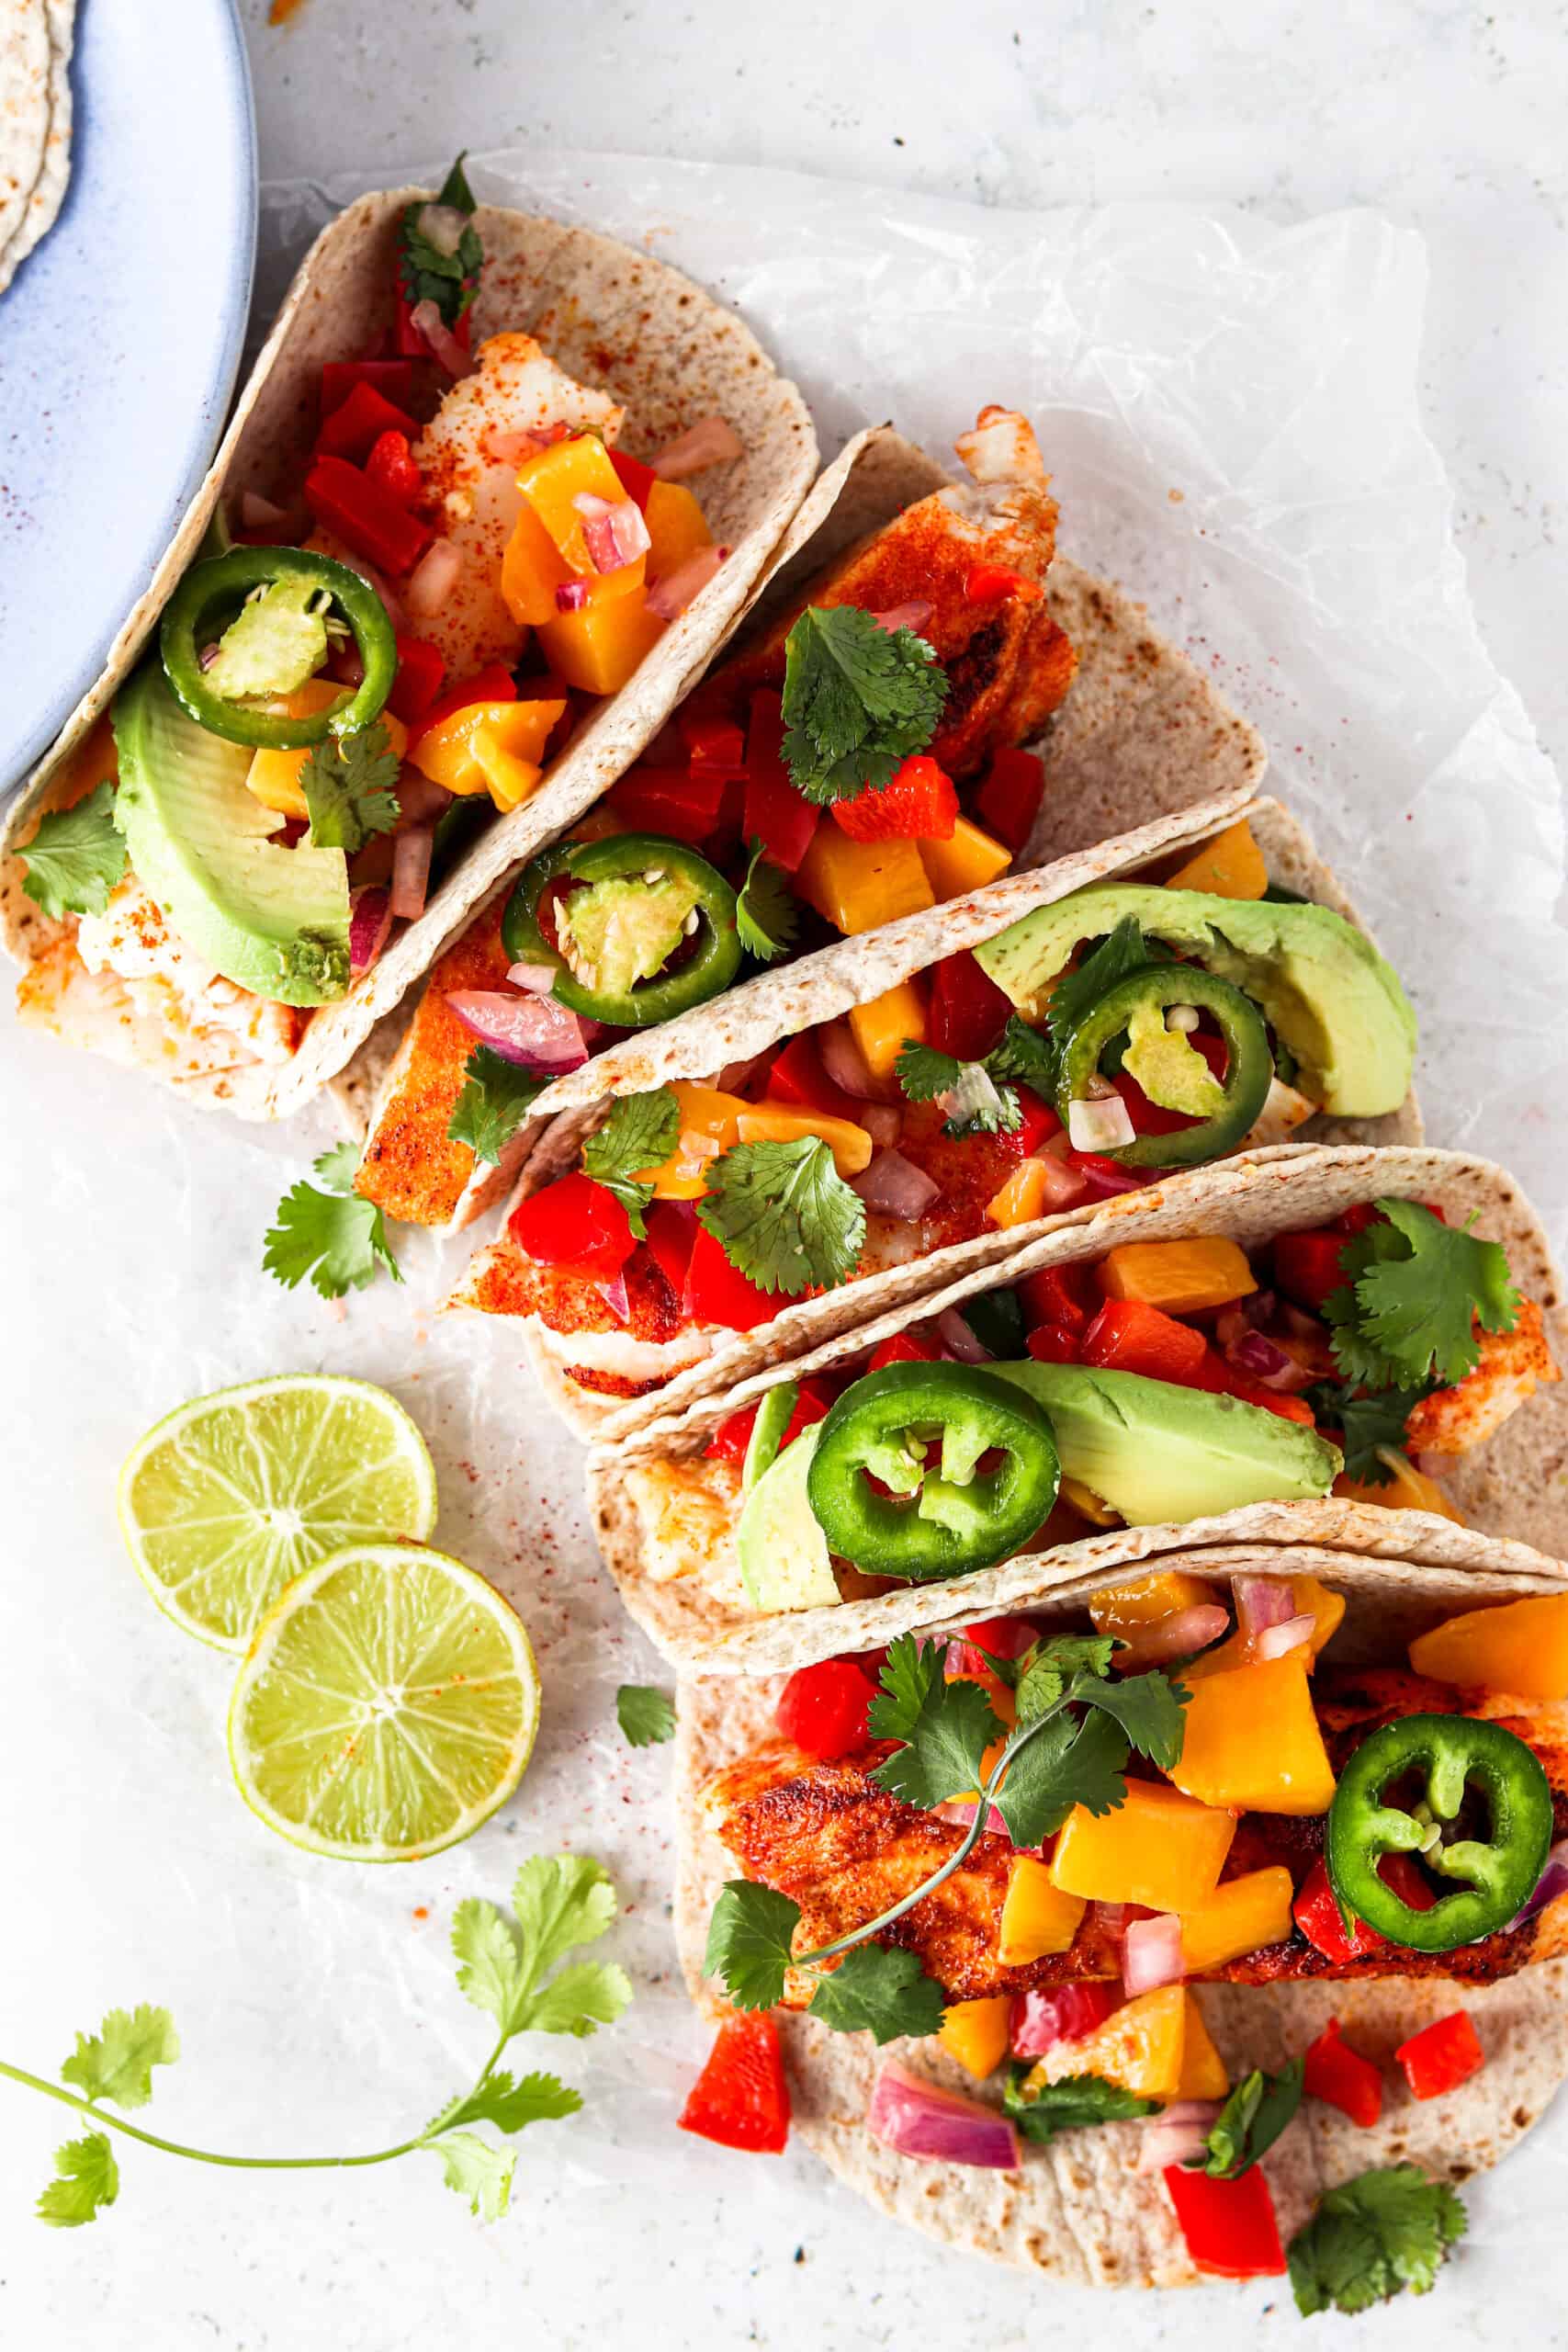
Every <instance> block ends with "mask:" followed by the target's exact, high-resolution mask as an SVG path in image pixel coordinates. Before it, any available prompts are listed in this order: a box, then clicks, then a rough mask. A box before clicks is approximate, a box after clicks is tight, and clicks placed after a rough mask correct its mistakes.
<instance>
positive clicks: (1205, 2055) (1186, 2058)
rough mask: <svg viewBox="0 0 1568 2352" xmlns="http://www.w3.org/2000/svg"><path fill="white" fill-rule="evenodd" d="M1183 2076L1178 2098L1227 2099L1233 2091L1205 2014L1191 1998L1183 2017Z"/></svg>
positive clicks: (1187, 2000) (1178, 2084)
mask: <svg viewBox="0 0 1568 2352" xmlns="http://www.w3.org/2000/svg"><path fill="white" fill-rule="evenodd" d="M1182 2025H1183V2028H1184V2032H1183V2039H1182V2044H1181V2075H1180V2079H1179V2082H1178V2083H1177V2086H1176V2096H1177V2098H1224V2096H1225V2093H1226V2092H1227V2091H1228V2090H1229V2089H1230V2076H1229V2075H1227V2074H1226V2073H1225V2062H1224V2059H1223V2058H1222V2057H1221V2056H1220V2053H1219V2052H1218V2051H1217V2050H1216V2049H1215V2047H1214V2039H1213V2034H1211V2032H1210V2031H1209V2028H1208V2025H1207V2022H1206V2021H1205V2019H1204V2016H1203V2012H1202V2010H1201V2008H1200V2007H1198V2004H1197V2002H1196V2001H1195V2000H1194V1998H1193V1996H1192V1995H1191V1994H1190V1993H1189V1994H1188V1995H1187V1997H1186V2006H1185V2009H1184V2011H1183V2016H1182Z"/></svg>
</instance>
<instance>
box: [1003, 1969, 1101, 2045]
mask: <svg viewBox="0 0 1568 2352" xmlns="http://www.w3.org/2000/svg"><path fill="white" fill-rule="evenodd" d="M1120 2007H1122V1988H1121V1986H1120V1985H1117V1984H1113V1983H1111V1982H1110V1981H1109V1980H1108V1979H1106V1978H1104V1977H1100V1976H1089V1977H1086V1978H1084V1979H1083V1981H1082V1982H1081V1983H1079V1984H1077V1985H1054V1986H1052V1987H1050V1988H1048V1989H1047V1988H1044V1987H1042V1988H1040V1989H1038V1990H1036V1991H1034V1992H1030V1993H1019V1994H1016V1995H1015V1996H1014V1998H1013V2005H1012V2013H1011V2015H1010V2018H1009V2020H1008V2041H1009V2044H1010V2048H1011V2049H1012V2051H1013V2052H1014V2053H1015V2054H1016V2055H1017V2056H1018V2057H1020V2058H1041V2057H1043V2056H1044V2054H1045V2052H1046V2051H1047V2050H1054V2049H1055V2046H1056V2044H1057V2042H1058V2041H1083V2040H1084V2039H1085V2037H1086V2036H1087V2035H1089V2034H1091V2033H1093V2032H1094V2031H1095V2030H1096V2029H1097V2028H1098V2027H1100V2026H1102V2025H1103V2024H1104V2023H1105V2020H1106V2018H1109V2017H1114V2015H1115V2013H1116V2011H1117V2010H1118V2009H1119V2008H1120Z"/></svg>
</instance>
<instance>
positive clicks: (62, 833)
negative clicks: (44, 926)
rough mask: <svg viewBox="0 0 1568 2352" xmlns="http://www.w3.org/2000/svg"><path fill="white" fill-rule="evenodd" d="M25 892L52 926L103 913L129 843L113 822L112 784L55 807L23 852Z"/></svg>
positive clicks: (122, 869)
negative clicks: (69, 804)
mask: <svg viewBox="0 0 1568 2352" xmlns="http://www.w3.org/2000/svg"><path fill="white" fill-rule="evenodd" d="M20 855H21V859H22V862H23V864H24V865H26V867H27V869H28V870H27V873H26V875H25V876H24V877H23V880H22V888H23V889H24V890H25V891H26V892H27V894H28V898H29V899H31V900H32V902H33V904H34V905H35V906H37V907H41V908H42V909H43V911H44V913H45V914H46V915H47V916H48V917H49V919H50V921H51V922H59V921H60V919H61V917H62V915H101V914H102V913H103V910H104V909H105V908H106V907H107V904H108V899H109V892H110V891H111V890H112V889H113V888H114V887H115V885H116V883H117V882H118V880H119V878H120V876H122V875H123V873H124V872H125V857H126V851H125V841H124V837H123V836H122V834H121V833H120V831H119V829H118V826H117V825H116V823H115V820H114V786H113V785H112V784H109V783H107V781H106V782H105V783H103V784H100V785H98V786H96V787H95V789H94V790H93V791H91V792H89V793H88V794H87V796H86V797H85V799H82V800H78V801H77V803H76V805H75V807H74V808H73V809H51V810H50V811H49V813H48V815H47V816H44V817H41V818H40V819H39V829H38V831H37V832H36V833H35V834H34V835H33V837H32V839H31V841H30V842H28V845H27V847H26V848H25V849H24V850H22V851H21V853H20Z"/></svg>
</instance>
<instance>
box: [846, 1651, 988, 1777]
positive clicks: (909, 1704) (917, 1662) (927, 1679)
mask: <svg viewBox="0 0 1568 2352" xmlns="http://www.w3.org/2000/svg"><path fill="white" fill-rule="evenodd" d="M866 1727H867V1729H868V1730H869V1731H870V1733H871V1736H872V1737H873V1739H897V1740H902V1741H903V1742H904V1745H903V1746H902V1747H900V1748H899V1749H898V1750H897V1753H896V1754H895V1755H892V1756H889V1757H887V1758H885V1760H884V1761H883V1762H882V1763H880V1764H878V1765H877V1766H876V1768H875V1770H874V1772H873V1774H872V1778H873V1780H874V1781H876V1782H877V1783H878V1785H879V1786H880V1787H882V1788H885V1789H886V1791H887V1792H888V1794H889V1795H890V1796H896V1797H901V1798H902V1799H903V1801H904V1803H905V1804H918V1805H923V1806H926V1807H930V1806H931V1805H937V1804H945V1803H946V1802H947V1800H948V1799H949V1798H950V1797H956V1796H961V1795H963V1793H964V1791H965V1790H968V1789H976V1790H977V1789H978V1788H979V1786H980V1783H981V1778H982V1775H981V1770H980V1760H981V1758H982V1757H983V1756H984V1755H985V1752H986V1750H987V1747H989V1746H990V1744H991V1742H992V1740H994V1739H999V1738H1000V1737H1001V1736H1002V1726H1001V1724H999V1723H998V1720H997V1718H996V1716H995V1714H993V1713H992V1712H991V1702H990V1701H989V1700H988V1699H987V1696H986V1693H985V1690H984V1688H983V1686H982V1685H981V1684H980V1683H978V1682H974V1681H968V1680H957V1681H953V1682H949V1681H948V1680H947V1679H946V1678H945V1676H944V1675H943V1673H942V1653H941V1651H940V1650H938V1649H937V1648H936V1647H935V1646H934V1645H930V1644H928V1645H925V1646H923V1647H922V1646H921V1645H919V1644H917V1642H916V1640H915V1638H914V1635H913V1634H899V1635H898V1636H897V1640H896V1641H895V1642H894V1643H893V1644H892V1645H891V1647H890V1649H889V1651H888V1654H887V1657H886V1662H885V1664H884V1666H883V1668H882V1675H881V1682H880V1690H879V1692H878V1695H877V1697H876V1698H874V1700H873V1701H872V1702H871V1706H870V1709H869V1711H868V1713H867V1716H866Z"/></svg>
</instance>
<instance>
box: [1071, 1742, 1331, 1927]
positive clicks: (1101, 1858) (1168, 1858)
mask: <svg viewBox="0 0 1568 2352" xmlns="http://www.w3.org/2000/svg"><path fill="white" fill-rule="evenodd" d="M1189 1713H1190V1710H1189ZM1188 1737H1189V1740H1190V1737H1191V1734H1190V1733H1189V1734H1188ZM1329 1787H1330V1792H1331V1793H1332V1790H1333V1783H1332V1781H1331V1782H1330V1783H1329ZM1318 1810H1320V1811H1321V1810H1322V1808H1321V1807H1319V1808H1318ZM1233 1838H1235V1821H1234V1820H1233V1819H1232V1817H1231V1815H1229V1814H1228V1813H1217V1812H1214V1811H1213V1810H1212V1809H1211V1807H1210V1806H1209V1805H1208V1804H1201V1803H1198V1802H1196V1801H1195V1799H1194V1798H1193V1797H1192V1796H1191V1795H1190V1794H1184V1793H1183V1792H1182V1790H1181V1789H1173V1788H1170V1787H1168V1785H1167V1783H1166V1782H1165V1781H1128V1783H1127V1798H1126V1802H1125V1804H1121V1805H1119V1806H1118V1807H1117V1809H1116V1811H1115V1812H1114V1813H1105V1814H1101V1815H1100V1817H1099V1818H1098V1819H1096V1817H1095V1815H1093V1814H1091V1813H1090V1812H1089V1810H1088V1809H1087V1807H1085V1806H1083V1805H1081V1804H1079V1805H1075V1806H1074V1807H1073V1810H1072V1812H1071V1813H1070V1814H1069V1815H1067V1818H1066V1822H1065V1823H1064V1825H1063V1827H1062V1831H1061V1835H1060V1836H1059V1837H1058V1838H1057V1840H1056V1851H1055V1858H1054V1860H1053V1861H1052V1864H1051V1875H1052V1877H1053V1878H1054V1879H1055V1882H1056V1884H1057V1885H1058V1886H1059V1887H1061V1888H1062V1889H1063V1891H1064V1892H1065V1893H1066V1894H1081V1895H1083V1896H1084V1897H1085V1898H1086V1899H1087V1900H1088V1901H1089V1902H1090V1903H1145V1904H1147V1905H1148V1907H1149V1909H1150V1910H1151V1911H1196V1910H1199V1909H1200V1908H1201V1906H1202V1905H1204V1904H1205V1903H1207V1902H1208V1900H1209V1898H1210V1896H1211V1895H1212V1894H1213V1892H1214V1889H1215V1887H1216V1886H1217V1885H1218V1884H1219V1882H1220V1872H1221V1871H1222V1870H1223V1869H1224V1861H1225V1856H1226V1855H1227V1854H1228V1853H1229V1852H1230V1849H1231V1840H1232V1839H1233Z"/></svg>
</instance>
